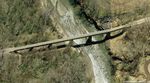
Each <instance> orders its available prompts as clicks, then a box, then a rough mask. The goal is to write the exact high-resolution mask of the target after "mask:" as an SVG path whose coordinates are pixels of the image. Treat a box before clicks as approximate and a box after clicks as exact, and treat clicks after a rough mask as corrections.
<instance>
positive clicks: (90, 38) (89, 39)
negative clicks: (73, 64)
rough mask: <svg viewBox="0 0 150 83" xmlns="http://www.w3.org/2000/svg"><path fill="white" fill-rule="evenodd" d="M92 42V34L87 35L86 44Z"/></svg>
mask: <svg viewBox="0 0 150 83" xmlns="http://www.w3.org/2000/svg"><path fill="white" fill-rule="evenodd" d="M91 43H92V36H89V37H88V39H87V40H86V44H91Z"/></svg>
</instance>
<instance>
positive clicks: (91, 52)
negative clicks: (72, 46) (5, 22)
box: [41, 0, 111, 83]
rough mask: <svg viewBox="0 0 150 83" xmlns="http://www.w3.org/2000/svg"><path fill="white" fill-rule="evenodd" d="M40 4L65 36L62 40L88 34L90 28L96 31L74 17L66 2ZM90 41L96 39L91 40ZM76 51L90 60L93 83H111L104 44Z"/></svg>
mask: <svg viewBox="0 0 150 83" xmlns="http://www.w3.org/2000/svg"><path fill="white" fill-rule="evenodd" d="M41 3H42V7H43V11H44V12H48V11H50V15H49V16H50V18H51V19H52V22H53V23H54V25H56V26H55V27H57V29H58V30H59V32H60V33H62V34H63V35H65V36H64V38H66V37H74V36H78V35H81V34H86V33H90V31H89V29H91V28H93V29H92V30H93V31H94V30H95V31H96V29H95V28H94V27H92V26H86V25H85V24H84V23H82V21H81V19H79V18H78V17H76V15H75V14H74V10H73V8H72V6H71V5H70V4H69V2H68V0H58V1H57V0H51V1H50V2H48V1H47V0H41ZM92 40H96V39H95V38H92ZM74 42H75V43H76V44H82V43H85V42H86V39H78V40H74ZM77 50H78V51H82V52H83V53H84V54H86V55H87V56H88V57H89V58H90V60H91V63H92V67H93V68H92V69H93V73H94V78H95V79H94V81H95V83H111V67H110V63H109V62H110V57H109V56H108V54H107V50H106V48H105V44H100V45H90V46H85V47H80V48H77Z"/></svg>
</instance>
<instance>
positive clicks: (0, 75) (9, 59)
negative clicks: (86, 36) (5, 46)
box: [0, 49, 92, 83]
mask: <svg viewBox="0 0 150 83" xmlns="http://www.w3.org/2000/svg"><path fill="white" fill-rule="evenodd" d="M68 51H69V52H68ZM2 64H3V65H2V67H1V71H0V83H90V82H91V81H92V78H91V77H92V72H91V71H90V69H91V66H89V65H90V62H89V60H88V58H87V57H85V56H84V55H82V53H77V52H75V50H67V51H66V49H60V50H52V51H49V50H46V51H39V52H37V51H36V52H28V53H20V54H7V55H5V57H3V59H2Z"/></svg>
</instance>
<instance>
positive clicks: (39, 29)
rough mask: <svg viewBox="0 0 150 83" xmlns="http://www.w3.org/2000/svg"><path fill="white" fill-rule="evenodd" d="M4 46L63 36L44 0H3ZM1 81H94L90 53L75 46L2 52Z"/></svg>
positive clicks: (0, 33)
mask: <svg viewBox="0 0 150 83" xmlns="http://www.w3.org/2000/svg"><path fill="white" fill-rule="evenodd" d="M0 4H1V5H0V6H1V7H0V8H1V9H0V49H3V48H8V47H16V46H22V45H27V44H32V43H37V42H41V41H47V40H54V39H59V38H62V36H63V35H60V34H59V32H58V31H57V30H56V27H55V26H54V25H53V24H52V21H51V19H50V17H49V13H43V12H42V11H43V10H42V8H41V7H40V6H41V3H40V0H24V1H22V0H1V3H0ZM0 59H1V61H0V83H90V82H91V81H92V80H93V78H92V77H93V76H92V73H93V72H92V69H91V68H92V67H91V64H90V62H89V59H88V58H87V56H85V55H83V54H82V53H78V52H76V50H71V49H66V48H65V49H60V50H57V49H54V50H52V51H50V50H46V51H34V52H25V53H19V54H15V53H12V54H4V56H3V57H1V56H0Z"/></svg>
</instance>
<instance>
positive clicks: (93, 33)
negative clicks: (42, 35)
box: [4, 17, 150, 52]
mask: <svg viewBox="0 0 150 83" xmlns="http://www.w3.org/2000/svg"><path fill="white" fill-rule="evenodd" d="M148 21H150V17H147V18H143V19H140V20H137V21H133V22H130V23H128V24H125V25H122V26H118V27H115V28H112V29H107V30H103V31H97V32H92V33H89V34H83V35H80V36H76V37H71V38H65V39H57V40H53V41H47V42H41V43H36V44H31V45H26V46H21V47H14V48H7V49H4V50H5V52H14V51H19V50H24V49H31V48H35V47H40V46H45V45H52V44H56V43H61V42H66V41H72V40H75V39H81V38H86V37H90V36H96V35H101V34H107V33H110V32H114V31H117V30H121V29H126V28H129V27H131V26H136V25H140V24H142V23H145V22H148Z"/></svg>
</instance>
